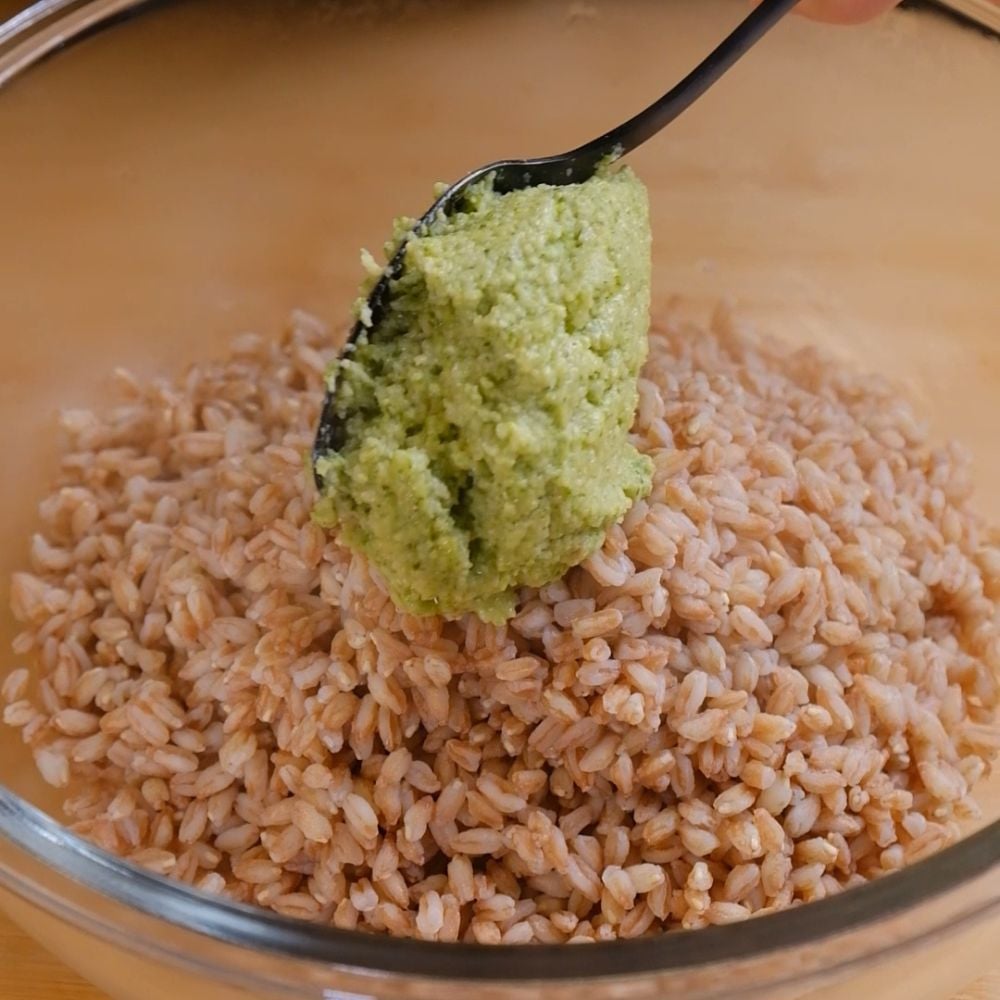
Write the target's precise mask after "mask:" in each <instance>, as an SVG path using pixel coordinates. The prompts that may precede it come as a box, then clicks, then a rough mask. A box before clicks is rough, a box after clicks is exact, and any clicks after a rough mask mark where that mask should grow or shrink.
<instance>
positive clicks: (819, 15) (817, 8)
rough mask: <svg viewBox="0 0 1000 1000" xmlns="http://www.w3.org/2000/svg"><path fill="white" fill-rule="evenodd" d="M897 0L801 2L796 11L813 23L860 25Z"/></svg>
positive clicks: (809, 0) (893, 4)
mask: <svg viewBox="0 0 1000 1000" xmlns="http://www.w3.org/2000/svg"><path fill="white" fill-rule="evenodd" d="M898 2H899V0H802V3H800V4H799V5H798V7H797V8H796V10H798V11H799V12H800V13H802V14H805V15H806V17H811V18H813V20H815V21H826V22H828V23H830V24H860V23H861V22H862V21H869V20H871V19H872V18H873V17H877V16H878V15H879V14H881V13H883V12H884V11H887V10H889V9H890V8H892V7H895V6H896V4H897V3H898Z"/></svg>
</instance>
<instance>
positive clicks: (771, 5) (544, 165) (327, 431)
mask: <svg viewBox="0 0 1000 1000" xmlns="http://www.w3.org/2000/svg"><path fill="white" fill-rule="evenodd" d="M797 3H798V0H764V2H762V3H760V4H759V5H758V6H757V7H755V8H754V9H753V11H751V12H750V14H748V15H747V17H746V18H745V19H744V20H743V21H741V22H740V24H739V25H738V26H737V27H736V28H735V29H734V30H733V31H732V32H731V33H730V34H729V35H727V36H726V38H725V39H723V41H722V42H721V43H720V44H719V45H718V46H717V47H716V48H715V49H713V50H712V52H710V53H709V55H708V56H706V57H705V59H703V60H702V61H701V62H700V63H699V64H698V65H697V66H696V67H695V68H694V69H693V70H691V72H690V73H688V75H687V76H686V77H684V79H683V80H681V81H680V82H679V83H677V84H676V85H675V86H673V87H672V88H671V89H670V90H668V91H667V92H666V93H665V94H664V95H663V96H662V97H661V98H659V99H658V100H656V101H654V102H653V103H652V104H650V105H649V107H647V108H644V109H643V110H642V111H640V112H639V113H638V114H636V115H634V116H633V117H632V118H629V119H628V121H625V122H623V123H622V124H621V125H618V126H616V127H615V128H613V129H611V130H610V131H608V132H605V133H604V134H603V135H600V136H598V137H597V138H596V139H593V140H591V141H590V142H588V143H585V144H584V145H582V146H578V147H577V148H576V149H572V150H570V151H569V152H566V153H557V154H555V155H553V156H542V157H537V158H535V159H526V160H499V161H497V162H495V163H489V164H486V165H485V166H482V167H477V168H476V169H475V170H473V171H471V172H470V173H468V174H466V175H465V176H464V177H462V178H461V179H460V180H458V181H456V182H455V183H454V184H452V185H451V186H450V187H448V188H446V189H445V190H444V191H443V192H442V193H441V194H440V195H439V197H438V198H437V200H436V201H435V202H434V204H432V205H431V207H430V208H429V209H428V210H427V211H426V212H425V213H424V214H423V215H422V216H421V217H420V218H419V219H418V220H417V222H416V224H415V225H414V226H413V228H412V229H411V231H410V233H409V234H408V235H407V236H406V237H404V238H403V239H402V240H401V241H400V244H399V246H398V247H397V249H396V251H395V253H393V255H392V257H391V258H390V259H389V262H388V263H387V264H386V266H385V268H384V269H383V271H382V274H381V276H380V277H379V278H378V280H377V281H376V282H375V284H374V286H373V287H372V290H371V292H370V293H369V295H368V301H367V305H366V308H364V309H362V310H361V316H362V317H363V318H360V319H358V320H357V321H356V322H355V323H354V326H353V327H352V328H351V331H350V333H349V334H348V336H347V340H346V342H345V344H344V348H343V350H342V352H341V357H343V356H345V355H347V354H349V353H350V352H351V351H352V350H353V349H354V345H355V344H356V343H357V341H358V340H359V338H361V337H362V336H369V337H371V336H375V335H376V334H377V330H378V326H379V324H380V323H381V321H382V319H383V317H384V316H385V313H386V311H387V309H388V308H389V304H390V301H391V298H392V287H393V283H394V282H395V281H396V279H398V278H399V276H400V274H401V273H402V271H403V265H404V263H405V261H406V250H407V244H408V242H409V239H410V238H411V237H412V236H414V235H420V234H422V233H425V232H427V231H428V230H429V229H430V227H431V226H432V225H433V223H434V222H436V221H437V220H439V219H442V218H445V217H447V216H449V215H451V214H452V213H454V212H456V211H460V210H461V208H462V204H463V202H464V199H465V195H466V192H468V190H469V189H470V188H471V187H472V186H473V185H475V184H479V183H490V184H491V185H492V187H493V189H494V190H495V191H497V192H499V193H500V194H508V193H510V192H511V191H518V190H521V189H522V188H528V187H537V186H539V185H543V184H549V185H552V186H555V187H558V186H561V185H565V184H580V183H582V182H584V181H586V180H587V179H588V178H590V177H593V175H594V174H595V172H596V171H597V170H598V168H599V167H601V166H605V165H608V164H611V163H613V162H614V161H615V160H618V159H621V157H623V156H624V155H625V154H626V153H630V152H631V151H632V150H634V149H636V148H637V147H638V146H641V145H642V144H643V143H644V142H645V141H646V140H647V139H649V138H651V137H652V136H654V135H656V133H657V132H659V131H660V130H661V129H662V128H664V127H665V126H666V125H669V124H670V122H672V121H673V120H674V119H675V118H677V117H678V115H680V114H681V113H682V112H684V111H685V110H687V108H689V107H690V106H691V105H692V104H693V103H694V102H695V101H696V100H697V99H698V98H699V97H701V95H702V94H704V93H705V91H707V90H708V89H709V88H710V87H711V86H712V85H713V84H714V83H715V82H716V81H717V80H718V79H719V78H720V77H721V76H722V75H723V74H724V73H725V72H726V71H727V70H728V69H730V68H731V67H732V66H733V65H734V64H735V63H736V62H737V61H738V60H739V59H740V57H741V56H743V55H745V54H746V53H747V52H748V51H749V50H750V49H751V48H752V47H753V46H754V45H755V44H756V43H757V42H758V41H760V39H761V38H762V37H763V36H764V35H765V34H766V33H767V32H768V31H769V30H770V29H771V28H772V27H774V25H775V24H777V23H778V21H780V20H781V19H782V18H783V17H784V16H785V15H786V14H787V13H788V12H789V11H790V10H791V9H792V8H793V7H794V6H795V5H796V4H797ZM345 440H346V430H345V428H344V425H343V422H342V421H341V419H340V418H339V416H338V414H337V407H336V381H335V379H331V380H328V385H327V391H326V394H325V397H324V399H323V408H322V410H321V412H320V418H319V425H318V428H317V430H316V439H315V442H314V444H313V453H312V458H313V468H314V470H315V468H316V465H317V462H318V460H319V459H320V458H322V457H323V456H324V455H327V454H329V453H330V452H336V451H339V450H340V449H341V448H342V447H343V446H344V443H345ZM314 476H315V479H316V485H317V487H318V488H319V489H322V487H323V483H322V478H321V477H320V476H319V474H318V473H315V472H314Z"/></svg>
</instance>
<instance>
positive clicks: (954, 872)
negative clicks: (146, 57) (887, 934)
mask: <svg viewBox="0 0 1000 1000" xmlns="http://www.w3.org/2000/svg"><path fill="white" fill-rule="evenodd" d="M167 2H168V0H39V2H37V3H35V4H33V5H32V6H30V7H27V8H26V9H25V10H23V11H21V12H20V13H19V14H16V15H14V16H13V17H12V18H10V19H9V20H7V21H6V22H4V23H2V24H0V89H2V87H3V85H4V84H6V83H8V82H9V81H11V80H12V79H14V78H15V77H16V76H19V75H20V74H21V73H23V72H24V71H25V70H27V69H28V68H29V67H31V66H33V65H35V64H36V63H38V62H40V61H42V60H43V59H45V58H46V57H48V56H50V55H52V54H54V53H56V52H58V51H60V50H61V49H63V48H65V47H67V46H69V45H71V44H72V43H73V42H74V41H77V40H79V39H81V38H83V37H86V36H87V35H90V34H92V33H93V32H94V31H97V30H100V29H102V28H104V27H107V26H109V25H111V24H114V23H116V22H118V21H120V20H122V19H123V18H126V17H130V16H134V15H136V14H139V13H141V12H142V11H143V10H144V9H146V8H150V7H156V6H163V5H165V4H166V3H167ZM926 5H927V6H931V7H935V8H937V9H938V10H939V11H940V12H942V13H947V14H951V15H954V14H955V12H954V11H953V10H952V9H951V8H950V7H949V5H948V4H946V3H937V2H935V0H929V2H928V3H927V4H926ZM959 16H961V15H959ZM962 20H964V21H965V22H966V23H968V24H969V25H970V26H972V27H974V28H978V29H979V30H985V31H987V32H990V33H993V32H996V31H998V30H1000V27H998V25H996V24H993V23H980V22H974V21H971V20H970V19H969V18H967V17H962ZM998 20H1000V18H998ZM0 837H3V838H4V839H5V840H6V841H7V843H8V846H11V847H13V848H14V849H15V856H16V853H17V852H23V853H24V854H26V855H28V856H29V857H31V858H33V859H34V860H35V861H37V862H40V863H42V864H43V865H45V866H46V867H47V868H49V869H51V870H53V871H55V872H58V873H60V874H61V875H63V876H65V877H67V878H70V879H72V880H73V881H74V882H76V883H78V884H80V885H82V886H84V887H86V888H87V889H89V890H91V891H94V892H96V893H98V894H100V895H102V896H104V897H105V898H107V899H108V900H109V901H112V902H114V903H116V904H119V905H121V906H124V907H127V908H131V909H134V910H135V911H137V912H139V913H142V914H145V915H148V916H151V917H154V918H157V919H159V920H163V921H165V922H167V923H168V924H171V925H173V926H176V927H178V928H183V929H185V930H188V931H193V932H196V933H198V934H202V935H204V936H205V937H207V938H209V939H214V940H217V941H219V942H220V943H225V944H227V945H234V946H237V947H245V948H251V949H253V950H254V951H256V952H263V953H270V954H272V955H275V956H276V957H281V958H284V959H292V960H295V959H298V960H303V961H308V962H316V963H321V964H325V965H330V966H337V967H340V968H350V969H355V970H358V971H368V972H372V973H387V974H390V975H393V974H394V975H403V976H419V977H428V978H430V979H438V980H463V981H466V982H477V981H478V982H481V983H486V982H489V983H493V984H496V983H499V982H511V983H516V982H518V981H522V982H523V981H534V982H544V981H551V982H553V983H555V982H568V981H577V982H586V981H587V980H591V981H593V980H596V979H607V978H612V977H630V976H636V975H643V974H656V973H663V972H671V971H678V972H679V971H681V970H685V969H691V970H693V969H697V968H701V967H704V966H707V965H720V964H724V963H727V962H738V961H740V960H742V959H747V958H760V957H762V956H764V955H767V954H768V953H777V952H781V951H787V950H789V949H794V948H796V947H800V946H805V945H809V944H816V943H818V942H821V941H825V940H828V939H830V938H833V937H836V936H838V935H841V934H847V933H855V934H856V933H857V932H858V931H860V930H863V929H864V928H865V927H866V926H869V925H871V926H874V925H875V924H877V923H880V922H882V921H885V920H887V919H888V918H890V917H894V916H899V915H900V914H902V913H905V912H906V911H907V910H910V909H913V908H916V907H919V906H923V905H926V904H931V903H933V902H934V900H935V899H937V898H939V897H942V898H943V897H944V896H945V895H947V894H949V893H951V892H953V891H954V890H956V889H960V888H961V887H962V886H964V885H967V884H970V883H972V882H975V881H977V880H982V879H985V878H987V876H992V875H994V874H995V882H996V891H995V892H990V893H988V895H987V897H986V898H985V899H984V900H983V899H981V900H980V901H979V902H978V904H977V905H976V906H975V907H974V908H973V909H971V910H969V911H967V912H965V913H963V914H962V915H961V921H962V922H963V923H964V922H966V921H970V920H976V919H978V918H983V917H985V916H987V915H988V914H990V913H995V912H996V911H998V910H1000V820H997V821H995V822H993V823H992V824H990V825H989V826H987V827H985V828H983V829H982V830H980V831H979V832H977V833H975V834H973V835H972V836H970V837H966V838H964V839H963V840H961V841H960V842H959V843H957V844H955V845H953V846H952V847H949V848H947V849H945V850H944V851H941V852H940V853H938V854H936V855H934V856H933V857H931V858H928V859H926V860H924V861H921V862H918V863H917V864H915V865H912V866H911V867H909V868H906V869H904V870H903V871H901V872H897V873H894V874H893V875H891V876H889V877H887V878H883V879H880V880H878V881H876V882H872V883H869V884H868V885H865V886H861V887H858V888H855V889H852V890H850V891H849V892H846V893H843V894H841V895H838V896H835V897H833V898H830V899H824V900H821V901H819V902H815V903H810V904H809V905H807V906H804V907H797V908H795V909H792V910H787V911H784V912H782V913H776V914H771V915H768V916H765V917H761V918H757V919H753V920H749V921H746V922H743V923H737V924H730V925H726V926H714V927H708V928H703V929H700V930H697V931H678V932H674V933H670V934H664V935H660V936H658V937H655V938H644V939H638V940H634V941H616V942H609V943H597V944H592V945H589V946H588V947H587V948H586V949H585V950H584V952H583V953H581V952H580V951H579V950H578V949H568V948H566V947H565V946H563V945H534V946H532V947H530V948H523V947H520V946H517V945H490V946H484V945H475V944H442V943H430V942H422V941H413V940H402V939H398V938H389V937H379V936H375V935H371V934H365V933H361V932H356V931H344V930H339V929H337V928H333V927H321V926H317V925H314V924H309V923H306V922H303V921H298V920H293V919H290V918H285V917H281V916H278V915H275V914H273V913H270V912H269V911H265V910H263V909H260V908H257V907H252V906H247V905H243V904H238V903H232V902H229V901H226V900H222V899H219V898H217V897H214V896H209V895H206V894H204V893H201V892H198V891H196V890H194V889H191V888H189V887H188V886H186V885H183V884H181V883H178V882H174V881H171V880H169V879H166V878H163V877H160V876H158V875H154V874H152V873H150V872H147V871H145V870H143V869H141V868H137V867H136V866H134V865H131V864H129V863H128V862H126V861H123V860H121V859H120V858H117V857H115V856H113V855H111V854H108V853H107V852H105V851H103V850H101V849H100V848H98V847H96V846H95V845H93V844H91V843H89V842H88V841H86V840H84V839H83V838H81V837H78V836H77V835H76V834H74V833H72V832H71V831H70V830H68V829H66V828H65V827H63V826H61V825H60V824H59V823H57V822H56V821H55V820H53V819H52V818H51V817H49V816H47V815H46V814H45V813H43V812H41V811H40V810H38V809H36V808H35V807H34V806H32V805H31V804H30V803H28V802H26V801H25V800H24V799H22V798H20V797H19V796H18V795H16V794H15V793H14V792H12V791H11V790H10V789H8V788H6V787H4V786H3V785H2V784H0ZM0 886H4V887H6V888H8V889H10V890H12V891H14V892H15V894H17V895H20V896H23V897H24V898H29V899H30V898H31V895H30V893H31V887H30V886H29V885H27V884H22V880H21V879H20V878H19V876H18V872H17V871H16V870H14V869H13V868H11V867H9V866H7V865H6V864H0ZM19 890H20V891H19ZM954 926H955V925H954V923H952V927H954ZM909 943H911V944H912V943H913V942H912V941H911V942H909ZM515 953H516V958H515V957H514V954H515ZM828 968H829V967H828Z"/></svg>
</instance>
